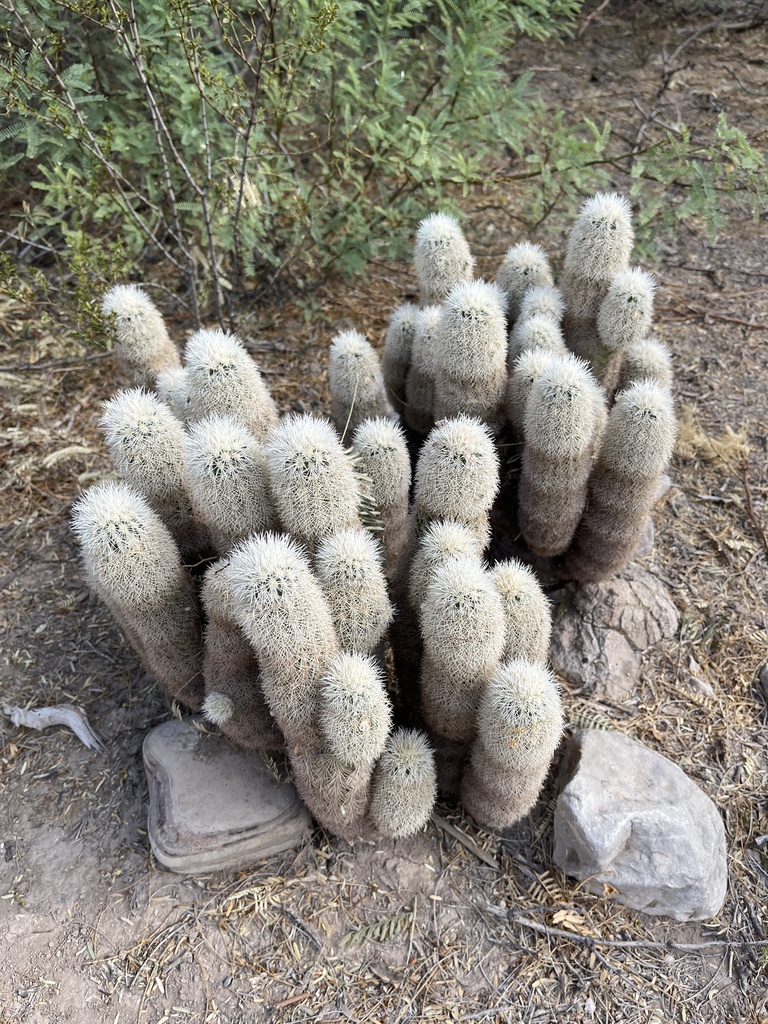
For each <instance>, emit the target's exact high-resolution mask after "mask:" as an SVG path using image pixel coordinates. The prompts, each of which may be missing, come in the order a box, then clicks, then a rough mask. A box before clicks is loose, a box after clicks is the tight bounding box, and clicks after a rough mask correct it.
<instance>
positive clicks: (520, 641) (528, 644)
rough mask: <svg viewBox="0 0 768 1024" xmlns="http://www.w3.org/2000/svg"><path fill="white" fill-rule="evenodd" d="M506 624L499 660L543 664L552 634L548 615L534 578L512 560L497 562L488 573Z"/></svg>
mask: <svg viewBox="0 0 768 1024" xmlns="http://www.w3.org/2000/svg"><path fill="white" fill-rule="evenodd" d="M491 576H492V577H493V584H494V586H495V587H496V590H497V592H498V594H499V596H500V597H501V602H502V605H503V607H504V616H505V620H506V636H507V640H506V646H505V648H504V654H503V655H502V658H503V660H504V661H510V660H512V659H513V658H524V659H525V660H526V661H533V662H539V663H541V664H544V663H545V662H546V661H547V654H548V651H549V639H550V636H551V634H552V612H551V610H550V607H549V601H548V600H547V598H546V595H545V594H544V591H543V590H542V589H541V585H540V584H539V581H538V580H537V579H536V574H535V573H534V572H533V570H532V569H530V568H529V567H528V566H527V565H524V564H523V563H522V562H519V561H517V560H516V559H508V560H505V561H502V562H497V563H496V564H495V565H494V567H493V569H492V570H491Z"/></svg>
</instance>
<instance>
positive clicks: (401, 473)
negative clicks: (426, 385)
mask: <svg viewBox="0 0 768 1024" xmlns="http://www.w3.org/2000/svg"><path fill="white" fill-rule="evenodd" d="M352 450H353V451H354V453H355V458H356V460H357V467H358V469H359V470H360V472H361V473H362V474H364V475H365V476H366V477H367V478H368V481H369V484H368V489H369V491H370V497H371V499H372V501H373V503H374V505H375V506H376V509H377V511H378V515H379V517H380V519H381V525H382V530H381V542H382V544H383V546H384V567H385V572H386V574H387V577H388V579H392V578H393V576H394V574H395V571H396V569H397V566H398V564H399V562H400V559H401V558H402V557H403V553H404V552H405V550H406V548H407V546H408V536H409V519H408V495H409V492H410V489H411V459H410V455H409V454H408V445H407V443H406V440H405V435H404V434H403V430H402V428H401V427H400V426H399V425H398V424H397V423H393V422H392V420H389V419H386V418H384V417H380V418H377V419H371V420H365V421H364V422H363V423H361V424H360V426H359V427H358V428H357V430H356V431H355V433H354V435H353V437H352Z"/></svg>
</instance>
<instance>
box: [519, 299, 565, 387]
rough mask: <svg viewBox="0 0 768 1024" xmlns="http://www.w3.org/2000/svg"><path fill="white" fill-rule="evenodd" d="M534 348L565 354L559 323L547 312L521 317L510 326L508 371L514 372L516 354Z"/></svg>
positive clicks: (555, 353)
mask: <svg viewBox="0 0 768 1024" xmlns="http://www.w3.org/2000/svg"><path fill="white" fill-rule="evenodd" d="M534 348H539V349H544V351H545V352H552V353H553V354H554V355H558V356H559V355H565V352H566V348H565V341H564V340H563V332H562V331H561V330H560V325H559V324H558V322H557V320H555V319H554V318H553V317H551V316H548V315H547V314H543V313H539V314H537V315H536V316H531V317H526V318H523V317H521V318H520V319H519V320H518V321H517V323H516V324H515V326H514V327H513V328H512V331H511V333H510V335H509V352H508V356H507V364H508V366H509V370H510V373H513V372H514V366H515V361H516V360H517V358H518V356H521V355H522V354H523V352H528V351H529V350H530V349H534ZM507 393H508V391H507Z"/></svg>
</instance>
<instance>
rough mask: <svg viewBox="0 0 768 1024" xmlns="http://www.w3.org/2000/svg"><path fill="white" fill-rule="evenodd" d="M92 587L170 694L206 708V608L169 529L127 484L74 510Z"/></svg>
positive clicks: (97, 492) (89, 495)
mask: <svg viewBox="0 0 768 1024" xmlns="http://www.w3.org/2000/svg"><path fill="white" fill-rule="evenodd" d="M72 522H73V528H74V531H75V534H76V535H77V538H78V540H79V542H80V547H81V550H82V555H83V562H84V564H85V570H86V575H87V578H88V582H89V583H90V585H91V586H92V587H93V589H94V590H95V591H96V593H97V594H98V595H99V596H100V597H101V599H102V600H103V601H104V602H105V604H106V605H107V607H108V608H109V609H110V611H111V612H112V614H113V615H114V616H115V618H116V619H117V621H118V622H119V623H120V625H121V626H123V628H124V629H125V631H126V633H127V634H128V639H129V640H130V641H131V643H132V644H133V646H134V647H135V649H136V651H137V653H138V654H139V656H140V658H141V659H142V661H143V662H144V665H145V667H146V669H147V671H148V672H150V673H151V674H152V675H153V676H154V677H155V679H156V680H157V682H158V683H159V684H160V686H161V687H162V689H163V690H164V691H165V692H166V694H167V695H168V696H169V697H170V698H172V699H174V700H178V701H179V702H180V703H182V704H184V705H185V706H186V707H189V708H191V709H192V710H193V711H199V710H200V707H201V705H202V702H203V671H202V669H203V648H202V630H201V615H200V606H199V603H198V600H197V594H196V592H195V585H194V582H193V580H192V578H191V576H190V575H189V574H188V573H187V572H186V570H185V569H184V567H183V566H182V564H181V558H180V555H179V549H178V548H177V546H176V543H175V541H174V539H173V537H172V536H171V534H170V532H169V530H168V528H167V527H166V526H165V524H164V523H163V522H162V520H161V519H160V518H159V516H158V515H157V514H156V513H155V512H154V511H153V510H152V509H151V508H150V506H149V504H148V503H147V501H146V500H145V498H144V497H143V496H142V495H141V494H139V493H138V491H135V490H133V489H132V488H131V487H129V486H128V485H127V484H122V483H121V484H114V483H105V484H99V485H97V486H96V487H92V488H91V489H90V490H89V491H87V492H86V493H85V494H84V495H83V497H82V498H80V499H79V500H78V502H77V503H76V504H75V506H74V510H73V517H72Z"/></svg>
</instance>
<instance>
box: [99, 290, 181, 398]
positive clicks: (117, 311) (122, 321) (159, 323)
mask: <svg viewBox="0 0 768 1024" xmlns="http://www.w3.org/2000/svg"><path fill="white" fill-rule="evenodd" d="M101 309H102V312H103V313H104V315H105V316H114V322H115V334H116V344H115V357H116V359H117V364H118V366H119V367H120V369H121V371H122V372H123V373H124V374H125V375H126V377H127V378H128V381H129V383H130V384H132V385H134V386H140V387H141V386H143V387H148V388H150V387H153V386H154V384H155V379H156V378H157V376H158V374H160V373H162V372H163V370H167V369H170V368H172V367H180V366H181V360H180V359H179V353H178V352H177V351H176V346H175V345H174V344H173V342H172V341H171V339H170V338H169V336H168V331H167V329H166V326H165V321H164V320H163V317H162V315H161V313H160V311H159V309H158V308H157V307H156V306H155V304H154V303H153V302H152V300H151V299H150V297H149V296H148V295H147V293H146V292H145V291H144V289H143V288H139V287H138V286H137V285H135V284H119V285H116V286H115V287H114V288H111V289H110V290H109V291H108V292H107V294H106V295H105V296H104V300H103V302H102V304H101Z"/></svg>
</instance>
